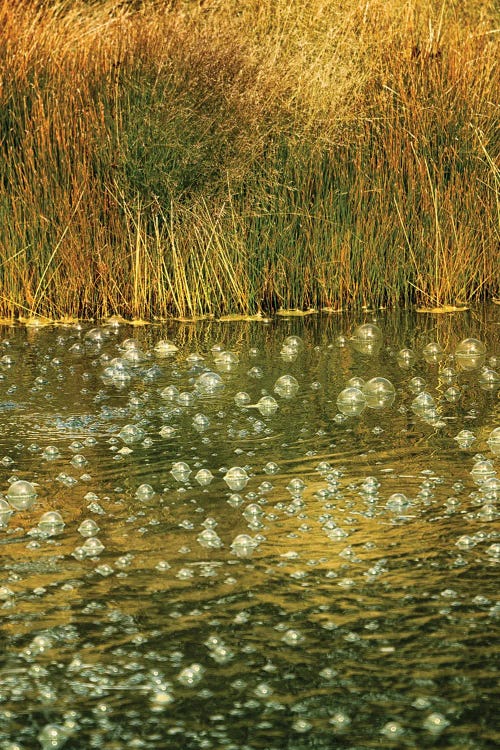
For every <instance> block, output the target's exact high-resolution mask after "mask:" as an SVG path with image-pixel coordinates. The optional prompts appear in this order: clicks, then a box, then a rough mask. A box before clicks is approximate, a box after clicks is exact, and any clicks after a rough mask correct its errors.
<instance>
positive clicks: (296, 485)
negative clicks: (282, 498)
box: [286, 477, 306, 497]
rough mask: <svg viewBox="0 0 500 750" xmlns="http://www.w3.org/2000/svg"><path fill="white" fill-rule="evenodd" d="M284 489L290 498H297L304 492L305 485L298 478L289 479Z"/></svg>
mask: <svg viewBox="0 0 500 750" xmlns="http://www.w3.org/2000/svg"><path fill="white" fill-rule="evenodd" d="M286 488H287V490H288V492H289V493H290V495H292V497H299V496H300V495H301V494H302V493H303V491H304V490H305V488H306V483H305V482H304V480H303V479H301V478H300V477H294V478H293V479H290V481H289V482H288V484H287V486H286Z"/></svg>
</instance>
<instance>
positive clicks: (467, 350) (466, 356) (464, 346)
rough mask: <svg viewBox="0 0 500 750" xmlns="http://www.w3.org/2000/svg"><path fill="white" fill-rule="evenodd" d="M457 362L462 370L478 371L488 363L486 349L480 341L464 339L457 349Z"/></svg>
mask: <svg viewBox="0 0 500 750" xmlns="http://www.w3.org/2000/svg"><path fill="white" fill-rule="evenodd" d="M455 361H456V363H457V367H458V368H459V369H460V370H465V371H467V372H468V371H471V370H477V369H479V368H480V367H482V366H483V365H484V363H485V361H486V347H485V345H484V344H483V342H482V341H479V340H478V339H474V338H470V339H464V340H463V341H461V342H460V343H459V344H458V346H457V348H456V349H455Z"/></svg>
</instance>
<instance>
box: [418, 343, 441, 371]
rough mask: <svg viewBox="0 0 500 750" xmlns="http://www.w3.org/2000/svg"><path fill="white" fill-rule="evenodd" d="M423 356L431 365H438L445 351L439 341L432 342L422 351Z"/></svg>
mask: <svg viewBox="0 0 500 750" xmlns="http://www.w3.org/2000/svg"><path fill="white" fill-rule="evenodd" d="M422 354H423V357H424V359H425V361H426V362H427V364H429V365H437V364H439V362H441V360H442V359H443V357H444V349H443V347H442V346H441V344H438V342H437V341H430V342H429V343H428V344H426V345H425V346H424V348H423V349H422Z"/></svg>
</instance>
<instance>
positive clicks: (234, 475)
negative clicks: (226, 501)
mask: <svg viewBox="0 0 500 750" xmlns="http://www.w3.org/2000/svg"><path fill="white" fill-rule="evenodd" d="M224 481H225V483H226V484H227V486H228V487H229V489H230V490H234V491H235V492H239V491H240V490H242V489H243V488H244V487H246V484H247V482H248V474H247V473H246V471H245V469H242V468H241V467H240V466H233V467H232V468H231V469H229V470H228V471H227V472H226V474H225V476H224Z"/></svg>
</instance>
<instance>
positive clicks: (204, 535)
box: [196, 529, 224, 549]
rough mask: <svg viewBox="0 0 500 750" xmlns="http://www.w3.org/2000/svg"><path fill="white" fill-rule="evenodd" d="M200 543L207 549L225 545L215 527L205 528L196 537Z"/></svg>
mask: <svg viewBox="0 0 500 750" xmlns="http://www.w3.org/2000/svg"><path fill="white" fill-rule="evenodd" d="M196 540H197V542H198V544H201V546H202V547H206V548H207V549H218V548H220V547H223V546H224V545H223V543H222V539H221V538H220V536H219V535H218V534H217V532H216V531H214V529H203V531H202V532H200V534H198V536H197V537H196Z"/></svg>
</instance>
